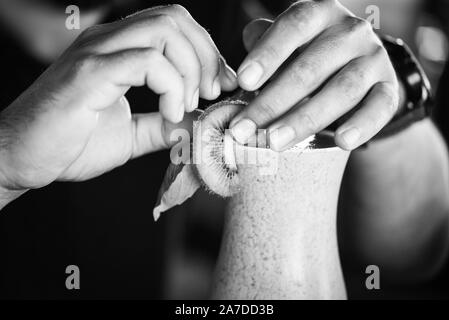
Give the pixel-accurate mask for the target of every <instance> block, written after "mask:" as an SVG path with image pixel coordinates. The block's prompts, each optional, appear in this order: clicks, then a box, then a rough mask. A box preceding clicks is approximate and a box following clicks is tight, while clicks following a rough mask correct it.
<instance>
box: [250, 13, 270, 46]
mask: <svg viewBox="0 0 449 320" xmlns="http://www.w3.org/2000/svg"><path fill="white" fill-rule="evenodd" d="M272 24H273V21H271V20H268V19H256V20H253V21H251V22H250V23H248V24H247V25H246V27H245V28H244V29H243V45H244V46H245V49H246V51H251V49H252V48H253V47H254V45H255V44H256V42H257V41H258V40H259V39H260V38H261V37H262V35H263V34H264V33H265V31H267V29H268V28H269V27H270V26H271V25H272Z"/></svg>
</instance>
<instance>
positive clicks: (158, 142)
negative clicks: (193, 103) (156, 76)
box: [131, 109, 203, 158]
mask: <svg viewBox="0 0 449 320" xmlns="http://www.w3.org/2000/svg"><path fill="white" fill-rule="evenodd" d="M202 112H203V111H201V110H199V109H196V110H194V111H193V112H191V113H186V114H185V115H184V118H183V120H182V121H181V122H179V123H172V122H169V121H167V120H165V119H164V118H163V117H162V116H161V114H160V113H159V112H153V113H145V114H134V115H133V127H134V134H133V139H134V141H133V151H132V156H131V158H137V157H140V156H143V155H145V154H148V153H152V152H156V151H159V150H163V149H168V148H170V147H171V146H172V145H174V144H175V143H176V142H177V141H172V140H171V139H170V138H171V134H172V133H173V132H174V131H175V130H178V129H183V130H185V132H186V134H188V135H189V137H191V136H192V129H193V122H194V121H195V120H197V119H198V117H199V116H200V115H201V113H202Z"/></svg>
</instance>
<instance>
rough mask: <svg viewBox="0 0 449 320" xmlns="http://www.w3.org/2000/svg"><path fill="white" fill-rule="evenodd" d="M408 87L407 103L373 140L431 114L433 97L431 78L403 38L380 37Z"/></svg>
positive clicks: (406, 89)
mask: <svg viewBox="0 0 449 320" xmlns="http://www.w3.org/2000/svg"><path fill="white" fill-rule="evenodd" d="M380 38H381V40H382V42H383V44H384V47H385V49H386V50H387V52H388V55H389V56H390V60H391V62H392V64H393V67H394V69H395V70H396V75H397V77H398V80H399V81H400V82H401V83H402V85H403V87H404V89H405V94H406V97H405V102H404V104H403V106H402V107H401V108H400V109H399V110H398V112H397V114H396V115H395V116H394V117H393V119H392V120H391V121H390V123H389V124H387V125H386V126H385V127H384V128H383V129H382V130H381V131H380V132H379V133H378V134H377V135H376V136H375V137H374V138H373V139H379V138H385V137H389V136H392V135H394V134H396V133H397V132H399V131H402V130H404V129H405V128H407V127H408V126H410V125H411V124H412V123H414V122H416V121H419V120H422V119H424V118H426V117H429V116H430V114H431V110H432V106H433V99H432V92H431V87H430V82H429V79H428V78H427V76H426V74H425V73H424V70H423V68H422V67H421V65H420V64H419V62H418V60H417V59H416V57H415V56H414V54H413V52H412V51H411V50H410V48H409V47H408V46H407V45H406V44H405V43H404V41H402V40H401V39H395V38H393V37H390V36H381V37H380Z"/></svg>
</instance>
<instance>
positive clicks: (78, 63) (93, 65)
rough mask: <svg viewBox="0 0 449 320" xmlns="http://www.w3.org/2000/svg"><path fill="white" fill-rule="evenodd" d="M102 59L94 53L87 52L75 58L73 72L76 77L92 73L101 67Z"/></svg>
mask: <svg viewBox="0 0 449 320" xmlns="http://www.w3.org/2000/svg"><path fill="white" fill-rule="evenodd" d="M100 64H101V60H100V59H99V58H98V57H97V56H96V55H93V54H87V55H84V56H81V57H78V58H76V59H75V61H74V63H73V65H72V72H71V74H72V75H74V76H75V77H78V76H83V75H86V74H91V73H92V72H93V71H95V70H96V69H98V68H99V67H100Z"/></svg>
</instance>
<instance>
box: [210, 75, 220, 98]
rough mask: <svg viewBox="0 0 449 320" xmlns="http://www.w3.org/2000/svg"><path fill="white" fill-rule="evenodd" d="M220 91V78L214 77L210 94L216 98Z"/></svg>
mask: <svg viewBox="0 0 449 320" xmlns="http://www.w3.org/2000/svg"><path fill="white" fill-rule="evenodd" d="M220 93H221V86H220V79H219V78H218V77H216V78H215V80H214V82H213V84H212V96H214V97H215V98H218V96H219V95H220Z"/></svg>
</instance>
